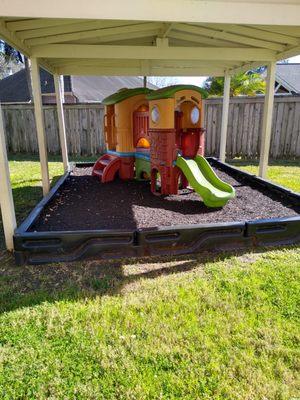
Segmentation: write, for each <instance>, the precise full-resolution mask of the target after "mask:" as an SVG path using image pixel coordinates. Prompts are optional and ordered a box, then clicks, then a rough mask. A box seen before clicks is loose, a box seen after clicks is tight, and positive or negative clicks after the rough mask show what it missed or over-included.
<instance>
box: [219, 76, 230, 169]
mask: <svg viewBox="0 0 300 400" xmlns="http://www.w3.org/2000/svg"><path fill="white" fill-rule="evenodd" d="M230 80H231V77H230V75H229V73H228V72H226V73H225V79H224V89H223V108H222V123H221V138H220V154H219V159H220V161H222V162H225V156H226V141H227V125H228V111H229V99H230Z"/></svg>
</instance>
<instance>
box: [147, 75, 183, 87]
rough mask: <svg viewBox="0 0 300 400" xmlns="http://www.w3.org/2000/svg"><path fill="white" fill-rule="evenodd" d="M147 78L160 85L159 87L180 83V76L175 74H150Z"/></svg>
mask: <svg viewBox="0 0 300 400" xmlns="http://www.w3.org/2000/svg"><path fill="white" fill-rule="evenodd" d="M147 80H148V81H149V82H150V83H152V84H153V85H156V86H158V87H159V88H162V87H165V86H170V85H176V84H177V83H179V80H178V78H176V77H173V76H149V77H147Z"/></svg>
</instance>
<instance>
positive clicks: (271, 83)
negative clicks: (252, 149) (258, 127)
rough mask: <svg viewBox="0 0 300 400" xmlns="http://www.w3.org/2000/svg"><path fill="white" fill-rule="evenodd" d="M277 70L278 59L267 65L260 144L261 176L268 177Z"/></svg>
mask: <svg viewBox="0 0 300 400" xmlns="http://www.w3.org/2000/svg"><path fill="white" fill-rule="evenodd" d="M275 70H276V61H273V62H270V63H269V64H268V65H267V78H266V94H265V103H264V115H263V125H262V137H261V145H260V158H259V172H258V174H259V176H260V177H262V178H265V177H266V174H267V168H268V161H269V150H270V142H271V130H272V114H273V104H274V90H275Z"/></svg>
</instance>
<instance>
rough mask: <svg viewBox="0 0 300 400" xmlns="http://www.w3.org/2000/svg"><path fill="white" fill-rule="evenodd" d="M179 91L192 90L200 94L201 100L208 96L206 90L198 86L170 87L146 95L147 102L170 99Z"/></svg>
mask: <svg viewBox="0 0 300 400" xmlns="http://www.w3.org/2000/svg"><path fill="white" fill-rule="evenodd" d="M180 90H194V91H195V92H198V93H200V94H201V97H202V98H203V99H206V98H207V96H208V93H207V92H206V90H204V89H202V88H201V87H199V86H195V85H172V86H166V87H164V88H161V89H158V90H153V91H152V92H151V93H149V94H148V96H147V100H159V99H172V98H173V97H174V95H175V93H177V92H179V91H180Z"/></svg>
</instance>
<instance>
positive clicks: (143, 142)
mask: <svg viewBox="0 0 300 400" xmlns="http://www.w3.org/2000/svg"><path fill="white" fill-rule="evenodd" d="M136 147H143V148H145V149H149V147H150V143H149V140H147V139H146V138H143V137H142V138H140V139H139V141H138V142H137V145H136Z"/></svg>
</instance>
